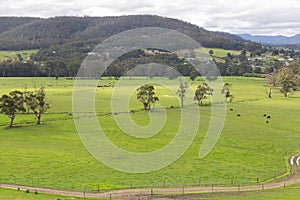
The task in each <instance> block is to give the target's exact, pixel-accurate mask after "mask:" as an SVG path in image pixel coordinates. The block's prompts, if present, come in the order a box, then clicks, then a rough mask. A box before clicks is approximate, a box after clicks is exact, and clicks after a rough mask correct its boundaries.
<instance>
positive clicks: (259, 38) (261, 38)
mask: <svg viewBox="0 0 300 200" xmlns="http://www.w3.org/2000/svg"><path fill="white" fill-rule="evenodd" d="M239 36H241V37H242V38H244V39H245V40H250V41H253V42H258V43H261V44H275V45H286V44H299V43H300V34H297V35H294V36H291V37H287V36H283V35H277V36H267V35H250V34H239Z"/></svg>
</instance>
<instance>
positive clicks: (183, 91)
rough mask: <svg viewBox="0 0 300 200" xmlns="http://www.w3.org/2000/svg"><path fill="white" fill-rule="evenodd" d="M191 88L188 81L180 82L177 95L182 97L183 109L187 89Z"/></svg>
mask: <svg viewBox="0 0 300 200" xmlns="http://www.w3.org/2000/svg"><path fill="white" fill-rule="evenodd" d="M188 88H189V84H188V82H186V81H182V80H181V81H180V84H179V89H178V90H177V95H178V96H179V97H180V105H181V108H183V107H184V106H183V101H184V98H185V95H186V92H187V89H188Z"/></svg>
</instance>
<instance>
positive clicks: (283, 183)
mask: <svg viewBox="0 0 300 200" xmlns="http://www.w3.org/2000/svg"><path fill="white" fill-rule="evenodd" d="M283 188H284V189H285V181H284V182H283Z"/></svg>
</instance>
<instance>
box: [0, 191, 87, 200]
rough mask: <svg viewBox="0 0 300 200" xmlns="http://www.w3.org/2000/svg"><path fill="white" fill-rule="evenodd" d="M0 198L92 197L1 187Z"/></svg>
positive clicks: (65, 199)
mask: <svg viewBox="0 0 300 200" xmlns="http://www.w3.org/2000/svg"><path fill="white" fill-rule="evenodd" d="M0 198H1V199H5V200H58V199H60V200H68V199H72V200H82V199H90V198H84V195H83V194H82V198H80V197H67V196H63V195H54V194H42V193H37V194H35V192H34V191H29V193H27V192H26V191H17V190H11V189H2V188H0Z"/></svg>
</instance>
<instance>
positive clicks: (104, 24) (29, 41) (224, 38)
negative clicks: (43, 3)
mask: <svg viewBox="0 0 300 200" xmlns="http://www.w3.org/2000/svg"><path fill="white" fill-rule="evenodd" d="M5 24H6V25H5ZM4 25H5V28H3V30H1V29H0V49H1V50H22V49H40V48H48V47H50V46H52V45H63V44H66V43H74V42H84V43H87V42H90V41H95V43H99V42H101V41H103V40H104V39H105V38H108V37H110V36H112V35H114V34H117V33H120V32H122V31H126V30H129V29H133V28H141V27H161V28H168V29H172V30H176V31H179V32H181V33H184V34H186V35H188V36H190V37H192V38H193V39H194V40H196V41H197V42H199V43H200V44H201V45H203V46H204V47H208V48H222V49H236V50H241V49H247V50H251V49H252V50H253V49H258V48H260V45H259V44H257V43H253V42H250V41H246V40H244V39H243V38H241V37H240V36H238V35H234V34H229V33H224V32H212V31H208V30H205V29H204V28H201V27H198V26H196V25H193V24H190V23H188V22H184V21H181V20H178V19H173V18H167V17H161V16H156V15H129V16H118V17H66V16H65V17H53V18H47V19H41V18H25V17H22V18H21V17H15V18H5V17H0V27H2V26H4Z"/></svg>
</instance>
